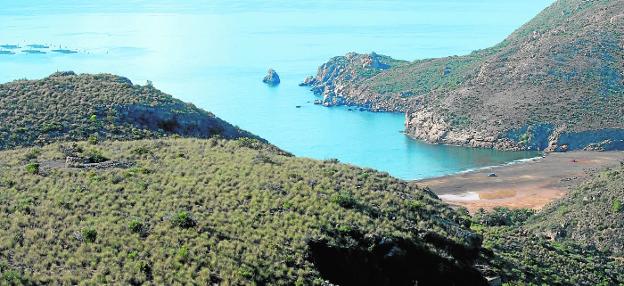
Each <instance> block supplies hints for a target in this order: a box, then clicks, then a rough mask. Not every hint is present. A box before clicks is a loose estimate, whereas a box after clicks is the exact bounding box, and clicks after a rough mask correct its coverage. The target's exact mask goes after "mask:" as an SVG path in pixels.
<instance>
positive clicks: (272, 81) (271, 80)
mask: <svg viewBox="0 0 624 286" xmlns="http://www.w3.org/2000/svg"><path fill="white" fill-rule="evenodd" d="M262 82H264V83H266V84H268V85H278V84H280V78H279V75H278V74H277V72H276V71H275V70H274V69H269V71H267V75H266V76H265V77H264V79H262Z"/></svg>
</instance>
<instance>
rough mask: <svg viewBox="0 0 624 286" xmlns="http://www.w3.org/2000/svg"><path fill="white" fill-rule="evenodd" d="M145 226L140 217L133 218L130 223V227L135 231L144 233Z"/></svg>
mask: <svg viewBox="0 0 624 286" xmlns="http://www.w3.org/2000/svg"><path fill="white" fill-rule="evenodd" d="M144 227H145V226H144V225H143V222H142V221H140V220H138V219H133V220H131V221H130V223H128V228H129V229H130V231H132V232H134V233H139V234H142V233H143V232H144Z"/></svg>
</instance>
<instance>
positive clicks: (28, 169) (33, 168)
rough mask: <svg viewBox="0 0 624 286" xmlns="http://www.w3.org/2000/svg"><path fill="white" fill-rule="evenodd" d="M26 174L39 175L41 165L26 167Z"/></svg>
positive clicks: (32, 164)
mask: <svg viewBox="0 0 624 286" xmlns="http://www.w3.org/2000/svg"><path fill="white" fill-rule="evenodd" d="M26 172H28V173H29V174H33V175H34V174H38V173H39V163H30V164H28V165H26Z"/></svg>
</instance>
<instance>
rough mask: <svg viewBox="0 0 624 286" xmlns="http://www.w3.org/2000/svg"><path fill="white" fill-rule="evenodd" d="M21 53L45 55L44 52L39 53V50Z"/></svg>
mask: <svg viewBox="0 0 624 286" xmlns="http://www.w3.org/2000/svg"><path fill="white" fill-rule="evenodd" d="M22 53H26V54H34V55H41V54H45V53H46V52H44V51H40V50H23V51H22Z"/></svg>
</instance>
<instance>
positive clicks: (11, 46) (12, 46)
mask: <svg viewBox="0 0 624 286" xmlns="http://www.w3.org/2000/svg"><path fill="white" fill-rule="evenodd" d="M0 48H3V49H9V50H15V49H19V48H20V46H18V45H0Z"/></svg>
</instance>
